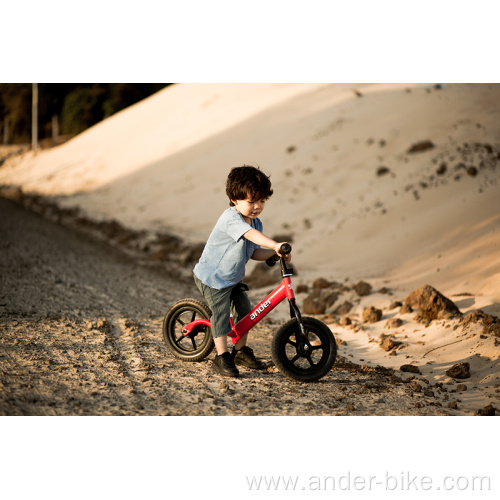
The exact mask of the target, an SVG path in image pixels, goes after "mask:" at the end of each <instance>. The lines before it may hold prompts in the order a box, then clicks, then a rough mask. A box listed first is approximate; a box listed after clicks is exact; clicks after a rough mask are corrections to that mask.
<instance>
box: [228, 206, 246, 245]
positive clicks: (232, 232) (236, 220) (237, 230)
mask: <svg viewBox="0 0 500 500" xmlns="http://www.w3.org/2000/svg"><path fill="white" fill-rule="evenodd" d="M225 215H226V217H224V221H223V222H224V232H226V233H227V234H228V235H229V236H231V238H232V239H233V240H234V241H239V239H240V238H241V237H242V236H243V235H244V234H245V233H247V232H248V231H250V229H252V226H251V225H250V224H247V223H246V222H245V220H244V219H243V216H242V215H241V214H240V213H238V212H237V211H234V212H233V211H228V212H226V214H225Z"/></svg>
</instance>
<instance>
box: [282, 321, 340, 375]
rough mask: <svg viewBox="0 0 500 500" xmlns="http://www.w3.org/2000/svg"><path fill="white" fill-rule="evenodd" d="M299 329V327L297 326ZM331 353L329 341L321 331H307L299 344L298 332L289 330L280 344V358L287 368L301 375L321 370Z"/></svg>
mask: <svg viewBox="0 0 500 500" xmlns="http://www.w3.org/2000/svg"><path fill="white" fill-rule="evenodd" d="M297 328H298V326H297ZM329 353H330V344H329V342H328V339H327V338H326V337H325V335H324V334H322V333H321V332H320V331H316V330H315V329H311V328H309V329H306V335H305V337H302V338H301V339H300V341H299V342H297V340H296V332H295V331H294V330H289V331H288V332H287V333H286V334H285V335H283V338H282V339H281V343H280V355H281V356H280V358H281V360H282V363H283V364H284V365H285V367H286V368H287V369H288V370H290V371H292V372H295V373H297V374H300V375H312V374H314V373H315V372H317V371H318V370H321V369H322V368H323V366H324V365H325V363H326V360H327V359H328V356H329Z"/></svg>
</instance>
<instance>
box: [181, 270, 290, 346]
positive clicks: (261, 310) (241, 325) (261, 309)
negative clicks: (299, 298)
mask: <svg viewBox="0 0 500 500" xmlns="http://www.w3.org/2000/svg"><path fill="white" fill-rule="evenodd" d="M285 269H286V268H285ZM283 274H284V273H283ZM285 299H288V300H289V301H290V304H291V305H294V303H295V294H294V292H293V288H292V280H291V279H290V274H284V275H283V281H282V282H281V284H280V285H279V286H278V287H276V288H275V289H274V290H273V291H272V292H271V293H270V294H269V295H268V296H267V297H266V298H265V299H264V300H263V301H262V302H260V304H259V305H258V306H256V307H254V308H253V309H252V310H251V311H250V312H249V313H248V314H247V315H246V316H245V317H244V318H242V319H241V320H240V321H238V323H236V324H234V323H233V318H232V316H231V317H230V318H229V321H230V323H231V331H230V332H229V333H228V336H229V337H230V338H231V340H232V342H233V345H234V344H236V343H237V342H238V340H240V339H241V338H242V337H244V336H245V335H246V334H247V333H248V332H249V331H250V330H251V329H252V328H253V327H254V326H255V325H256V324H257V323H258V322H259V321H261V320H262V319H263V318H265V317H266V316H267V315H268V314H269V313H270V312H271V311H272V310H273V309H274V308H275V307H276V306H277V305H278V304H280V303H281V302H282V301H283V300H285ZM294 309H295V308H294ZM295 314H296V315H299V314H300V313H299V312H298V310H296V311H295ZM205 326H207V327H209V328H210V326H211V325H210V320H208V319H197V320H195V321H193V322H192V323H189V324H187V325H185V326H184V328H183V329H182V333H183V335H185V336H187V335H189V334H190V333H191V332H192V331H193V330H195V329H196V328H200V327H201V328H203V327H205Z"/></svg>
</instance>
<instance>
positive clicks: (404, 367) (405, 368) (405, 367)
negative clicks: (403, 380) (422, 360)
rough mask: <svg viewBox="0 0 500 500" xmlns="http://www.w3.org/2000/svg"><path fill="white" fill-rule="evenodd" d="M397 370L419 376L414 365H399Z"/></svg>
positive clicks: (418, 371) (418, 370) (418, 369)
mask: <svg viewBox="0 0 500 500" xmlns="http://www.w3.org/2000/svg"><path fill="white" fill-rule="evenodd" d="M399 369H400V370H401V371H402V372H406V373H419V374H421V371H420V368H419V367H418V366H415V365H401V366H400V367H399Z"/></svg>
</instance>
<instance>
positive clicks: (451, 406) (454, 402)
mask: <svg viewBox="0 0 500 500" xmlns="http://www.w3.org/2000/svg"><path fill="white" fill-rule="evenodd" d="M448 408H451V409H452V410H456V409H457V408H458V405H457V402H456V401H450V402H449V403H448Z"/></svg>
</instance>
